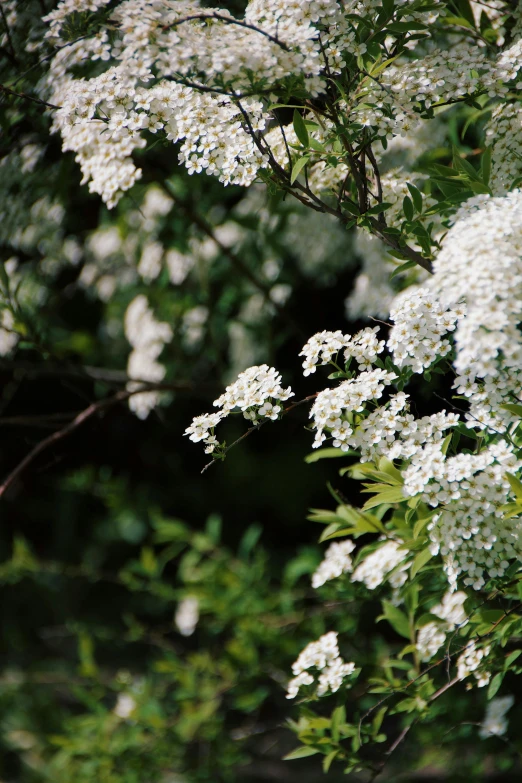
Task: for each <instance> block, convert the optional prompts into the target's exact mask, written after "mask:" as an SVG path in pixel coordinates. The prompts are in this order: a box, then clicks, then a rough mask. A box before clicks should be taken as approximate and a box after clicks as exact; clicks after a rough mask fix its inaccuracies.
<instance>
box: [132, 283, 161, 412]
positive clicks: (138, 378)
mask: <svg viewBox="0 0 522 783" xmlns="http://www.w3.org/2000/svg"><path fill="white" fill-rule="evenodd" d="M124 325H125V336H126V337H127V340H128V341H129V343H130V344H131V345H132V349H133V350H132V351H131V353H130V355H129V359H128V363H127V374H128V376H129V378H132V379H135V380H133V381H131V382H129V383H128V384H127V389H128V390H129V391H135V390H137V389H141V388H144V389H145V388H146V383H145V384H144V383H143V381H145V382H147V381H148V382H150V383H159V382H161V381H162V380H163V378H164V377H165V372H166V370H165V367H164V366H163V365H162V364H160V362H158V358H159V355H160V354H161V352H162V350H163V348H164V346H165V344H166V343H169V342H170V341H171V340H172V337H173V331H172V329H171V327H170V326H169V324H167V323H165V322H163V321H157V320H156V319H155V318H154V314H153V312H152V310H151V309H150V307H149V303H148V301H147V297H146V296H144V295H143V294H140V295H139V296H137V297H136V298H135V299H133V301H132V302H131V303H130V305H129V306H128V307H127V310H126V313H125V321H124ZM162 399H163V395H162V393H161V392H159V391H143V392H140V393H138V394H133V395H132V396H131V397H130V398H129V408H130V409H131V410H132V411H134V413H135V414H136V415H137V416H138V417H139V418H140V419H145V418H146V417H147V416H148V415H149V413H150V411H151V410H152V409H153V408H155V407H156V405H158V404H159V403H160V402H161V400H162Z"/></svg>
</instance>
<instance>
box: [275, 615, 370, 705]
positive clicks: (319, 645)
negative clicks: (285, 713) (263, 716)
mask: <svg viewBox="0 0 522 783" xmlns="http://www.w3.org/2000/svg"><path fill="white" fill-rule="evenodd" d="M309 669H317V670H318V671H319V672H321V673H320V675H319V677H318V681H317V689H316V690H317V695H318V696H323V695H324V694H325V693H327V692H328V691H331V692H332V693H335V692H336V691H338V690H339V688H340V687H341V685H342V682H343V680H344V678H345V677H348V676H349V675H350V674H353V673H354V671H355V664H354V663H345V662H344V661H343V659H342V657H341V655H340V653H339V646H338V644H337V634H336V633H334V631H330V633H327V634H324V636H321V638H320V639H318V640H317V641H316V642H310V644H308V645H307V646H306V647H305V649H304V650H303V651H302V652H301V653H300V654H299V657H298V659H297V660H296V661H295V663H293V664H292V672H293V673H294V675H295V676H294V678H293V679H292V680H290V682H289V683H288V692H287V695H286V698H287V699H294V698H295V697H296V696H297V694H298V692H299V689H300V688H301V687H302V686H303V685H312V684H313V683H314V678H313V676H312V674H310V672H309V671H308V670H309Z"/></svg>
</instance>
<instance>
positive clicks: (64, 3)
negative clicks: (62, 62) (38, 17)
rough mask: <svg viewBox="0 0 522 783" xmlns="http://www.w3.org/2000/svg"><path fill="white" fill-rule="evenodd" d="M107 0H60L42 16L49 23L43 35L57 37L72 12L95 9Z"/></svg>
mask: <svg viewBox="0 0 522 783" xmlns="http://www.w3.org/2000/svg"><path fill="white" fill-rule="evenodd" d="M109 2H110V0H60V2H59V3H58V5H57V7H56V8H55V10H54V11H51V13H50V14H47V15H46V16H44V17H42V21H43V22H47V23H48V24H49V30H48V31H47V32H46V33H45V37H46V38H57V39H59V38H60V33H61V32H62V28H63V26H64V22H65V21H66V19H67V17H68V16H70V15H71V14H73V13H74V12H85V11H91V12H94V11H97V10H98V9H99V8H102V7H103V6H104V5H108V4H109Z"/></svg>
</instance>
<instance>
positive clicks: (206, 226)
mask: <svg viewBox="0 0 522 783" xmlns="http://www.w3.org/2000/svg"><path fill="white" fill-rule="evenodd" d="M167 190H168V192H169V195H170V196H171V197H172V198H173V199H174V202H175V203H176V204H177V206H178V207H180V208H181V209H182V210H183V212H185V214H186V216H187V217H188V218H189V220H190V221H191V222H192V223H194V225H195V226H197V227H198V228H199V229H200V230H201V231H203V233H204V234H206V235H207V236H208V237H209V238H210V239H212V241H213V242H214V243H215V244H216V246H217V247H218V248H219V250H220V251H221V253H223V255H224V256H225V257H226V258H228V260H229V261H230V263H231V264H232V266H233V267H235V269H237V271H238V272H239V273H240V274H241V275H242V276H243V277H245V278H246V279H247V280H248V281H249V282H250V283H252V285H253V286H254V287H255V288H257V289H258V291H260V292H261V293H262V294H263V296H264V297H265V299H266V301H267V302H268V303H269V304H270V305H271V306H272V307H274V309H275V310H276V311H277V313H278V314H279V315H280V316H281V318H283V319H285V320H286V321H287V323H288V324H289V326H291V328H292V329H293V330H294V331H295V332H296V333H297V334H298V335H299V336H300V337H303V338H304V336H305V335H304V334H303V330H302V329H301V327H300V326H299V324H297V323H296V322H295V321H294V319H293V318H292V317H291V316H290V315H289V314H288V312H287V311H286V310H285V309H284V307H281V305H280V304H278V303H277V302H274V301H273V299H272V298H271V297H270V286H269V285H266V284H265V283H264V282H263V281H262V280H259V278H258V277H257V276H256V275H255V274H254V273H253V272H252V270H251V269H250V267H249V266H248V265H247V264H245V262H244V261H243V259H242V258H240V257H239V256H238V255H237V254H236V253H234V251H233V250H232V248H230V247H228V246H227V245H225V244H223V242H221V241H220V240H219V239H218V237H217V236H216V234H215V232H214V230H213V228H212V226H211V225H210V223H208V222H207V220H206V219H205V218H204V217H203V216H202V215H200V213H199V212H197V211H196V210H195V209H193V208H192V207H191V206H189V205H188V204H187V203H186V202H185V201H183V200H182V199H180V198H178V196H176V194H175V193H174V192H173V190H172V188H169V187H167Z"/></svg>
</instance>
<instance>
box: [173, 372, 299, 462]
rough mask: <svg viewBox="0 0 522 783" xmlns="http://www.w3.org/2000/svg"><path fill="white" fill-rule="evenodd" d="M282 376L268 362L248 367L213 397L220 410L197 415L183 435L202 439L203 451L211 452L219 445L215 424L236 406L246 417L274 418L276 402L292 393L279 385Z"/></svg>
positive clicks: (254, 418) (276, 415)
mask: <svg viewBox="0 0 522 783" xmlns="http://www.w3.org/2000/svg"><path fill="white" fill-rule="evenodd" d="M281 380H282V378H281V375H280V374H279V373H278V372H277V370H275V369H274V368H273V367H269V366H268V365H267V364H262V365H260V366H259V367H257V366H254V367H249V368H248V370H245V371H244V372H242V373H240V374H239V376H238V378H237V380H236V381H234V383H232V384H230V386H227V388H226V389H225V392H224V394H222V395H221V396H220V397H219V398H218V399H217V400H215V401H214V405H215V406H216V407H217V408H221V411H219V412H218V413H211V414H203V415H202V416H196V418H195V419H194V420H193V422H192V424H191V425H190V427H187V429H186V430H185V435H189V437H190V440H192V441H194V442H195V443H197V442H199V441H200V440H202V441H204V442H205V445H206V448H205V451H206V453H207V454H210V453H212V452H213V451H214V450H215V448H216V446H218V445H219V444H218V441H217V440H216V438H215V436H214V427H215V426H216V425H217V424H218V423H219V422H220V421H221V419H223V418H225V417H226V416H228V415H229V414H230V413H231V412H233V411H235V410H236V409H238V410H240V411H242V413H243V416H244V418H245V419H248V420H250V421H252V422H254V423H258V422H259V421H261V420H262V419H272V420H273V421H275V420H276V419H277V418H279V415H280V413H281V412H282V406H281V405H279V403H280V402H284V401H286V400H288V399H289V398H290V397H292V396H293V394H294V393H293V391H292V390H291V388H290V387H288V388H286V389H284V388H283V387H282V386H281Z"/></svg>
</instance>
